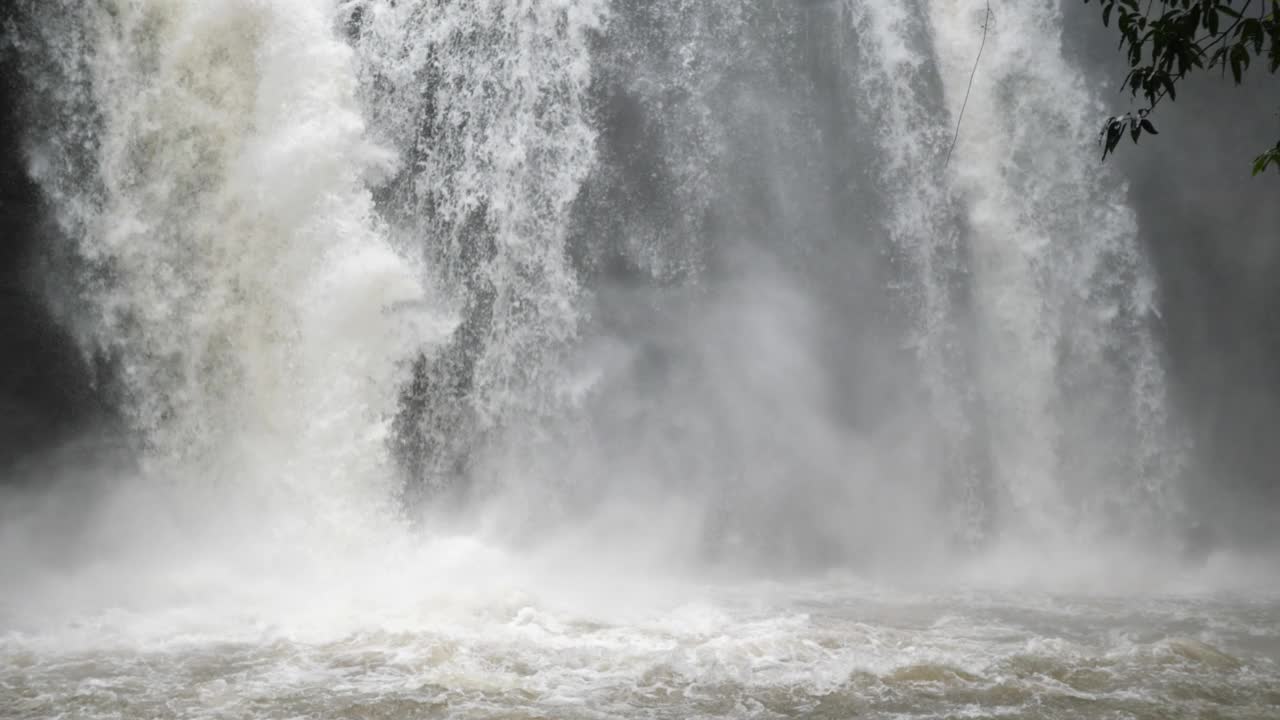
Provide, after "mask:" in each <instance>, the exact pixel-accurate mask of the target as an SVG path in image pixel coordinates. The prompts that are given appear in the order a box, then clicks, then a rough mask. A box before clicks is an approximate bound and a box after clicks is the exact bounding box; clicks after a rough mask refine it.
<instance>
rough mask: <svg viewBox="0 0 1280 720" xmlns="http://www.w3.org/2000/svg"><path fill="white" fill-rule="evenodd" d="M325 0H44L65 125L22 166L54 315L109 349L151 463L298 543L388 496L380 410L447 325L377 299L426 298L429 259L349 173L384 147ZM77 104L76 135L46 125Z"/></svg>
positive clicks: (338, 526)
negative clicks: (39, 194) (54, 293)
mask: <svg viewBox="0 0 1280 720" xmlns="http://www.w3.org/2000/svg"><path fill="white" fill-rule="evenodd" d="M332 10H333V8H330V7H326V6H325V5H324V4H323V3H321V4H316V3H311V2H276V3H259V2H239V1H238V0H231V1H229V2H218V3H175V2H162V1H156V2H123V3H102V4H93V5H90V6H79V5H78V4H76V3H66V4H55V5H53V6H51V7H49V8H48V9H46V10H45V11H44V12H46V13H47V14H48V17H49V18H50V20H51V21H52V20H53V19H58V18H60V19H61V22H62V23H65V25H53V24H50V25H45V26H44V27H45V28H52V29H62V28H66V27H68V26H70V27H74V28H76V29H77V32H78V37H79V39H80V43H77V44H70V45H62V44H59V43H58V40H59V38H57V37H53V38H49V40H50V42H49V46H50V47H51V48H54V49H55V50H56V51H57V52H58V54H57V55H56V56H55V57H53V58H51V60H53V61H54V62H53V64H51V65H46V66H44V67H42V68H40V69H38V70H37V71H36V72H50V71H52V70H54V69H56V68H59V67H61V68H64V69H65V68H74V67H75V66H76V65H77V64H78V63H83V64H84V65H83V66H84V67H85V71H84V73H83V74H82V75H81V76H80V77H70V78H68V77H65V76H64V77H61V78H54V81H62V82H65V83H68V84H67V85H64V86H63V89H62V90H61V93H63V96H64V97H63V102H64V103H65V104H64V106H63V107H62V108H61V110H62V111H63V112H64V113H66V114H65V115H64V116H63V117H61V118H59V120H60V121H61V123H65V124H60V123H54V124H53V125H52V128H53V130H54V134H52V135H51V136H49V137H47V138H45V140H46V142H45V143H43V144H36V145H35V149H34V151H33V172H34V174H35V175H36V177H37V179H38V180H40V181H41V182H42V183H43V184H44V185H45V187H46V188H48V189H49V190H50V192H51V194H52V196H53V197H54V198H55V200H56V202H57V208H58V210H59V212H60V213H61V214H62V221H63V226H64V227H65V228H67V229H68V230H69V234H70V235H71V237H70V238H69V239H70V241H71V242H73V243H74V244H75V246H74V252H75V255H76V257H77V258H78V262H79V263H80V264H81V277H82V278H83V288H84V289H83V293H82V295H81V297H79V298H77V300H78V301H79V302H78V303H71V304H70V306H71V307H74V308H76V310H74V311H72V313H73V314H72V315H71V316H70V317H68V318H67V319H68V320H69V322H71V323H72V324H73V326H74V327H75V328H76V329H77V330H78V331H79V332H80V335H81V337H82V338H83V341H84V345H85V351H86V353H88V354H91V355H95V354H96V355H100V356H102V357H105V358H107V359H108V360H109V362H110V364H111V365H110V366H111V368H112V376H111V377H110V378H109V382H111V383H112V384H113V385H114V386H115V387H116V388H117V393H118V396H119V397H120V399H121V400H120V402H121V407H122V410H123V412H124V413H125V415H126V417H127V418H128V420H129V424H130V426H131V427H132V429H133V431H134V433H135V434H136V437H137V439H138V440H139V441H140V442H141V443H142V444H143V447H144V449H143V451H142V454H141V460H142V463H143V471H144V473H145V474H146V475H147V476H149V477H151V478H153V479H154V480H155V481H156V482H158V483H161V486H160V489H162V490H163V489H164V488H165V486H167V487H168V490H167V491H171V492H174V494H176V495H182V494H188V495H190V498H189V500H190V505H191V509H192V511H193V512H197V513H199V514H202V513H203V512H205V510H206V509H207V507H209V504H216V505H217V506H220V507H222V508H223V511H224V513H225V514H227V515H232V516H234V515H235V514H237V513H244V514H247V515H250V516H252V517H254V518H257V520H256V521H246V524H247V525H250V526H254V525H257V526H260V527H262V528H263V529H264V531H265V532H266V533H268V534H269V535H278V536H280V537H281V538H282V539H283V541H287V542H292V543H297V542H299V541H300V538H302V537H308V538H309V537H310V535H311V533H315V532H319V533H320V534H324V535H329V536H331V537H334V536H346V537H360V536H361V534H362V533H364V532H367V531H369V530H370V529H372V528H375V527H378V526H379V525H380V524H382V523H384V522H385V518H387V517H390V516H394V515H396V514H398V509H397V508H396V506H395V492H394V491H395V488H396V484H395V483H394V473H393V471H392V468H391V466H390V464H389V463H388V461H387V459H386V447H385V446H386V437H387V433H388V428H389V426H390V418H391V415H392V413H393V412H394V408H395V403H396V398H397V394H398V392H399V389H400V387H401V385H402V384H403V382H404V380H405V378H406V377H407V373H408V368H409V362H410V361H411V360H412V358H413V356H414V354H415V353H418V352H422V351H424V350H426V349H428V348H429V346H430V345H432V344H433V343H436V342H438V341H439V340H440V339H442V338H443V337H444V336H445V335H446V333H447V332H448V330H449V325H448V320H447V315H446V314H444V313H440V314H439V315H432V314H431V313H432V312H433V311H432V310H429V309H428V310H423V311H421V312H418V313H416V314H414V315H409V314H406V313H395V312H391V309H392V308H393V307H394V306H396V305H397V304H403V303H413V304H414V305H415V307H422V306H423V301H424V300H429V299H430V295H429V291H428V286H427V285H426V282H427V278H426V276H425V274H424V273H422V272H421V271H420V270H419V269H418V264H417V263H416V262H414V261H411V260H408V259H406V258H404V257H401V256H400V255H398V254H397V253H395V252H394V251H393V250H392V248H391V246H390V245H389V243H388V241H387V239H386V230H385V228H384V226H383V224H382V223H381V222H380V221H379V220H378V219H377V218H376V217H375V215H374V213H373V207H372V200H371V196H370V192H369V190H368V189H367V187H366V179H367V178H368V177H369V176H371V175H377V174H379V173H386V172H388V171H389V169H390V167H391V166H392V165H393V164H394V162H395V158H394V156H393V155H392V154H391V153H389V152H388V151H386V150H384V149H381V148H379V147H377V146H375V145H373V144H372V143H371V142H370V141H369V140H368V139H367V138H366V137H365V133H364V122H363V120H362V118H361V112H360V108H359V106H358V105H357V102H356V87H355V84H354V80H355V65H354V63H353V56H352V53H351V51H350V49H349V48H348V47H347V46H346V45H345V44H343V43H342V42H341V40H340V39H339V38H337V37H335V36H334V33H333V24H332V23H333V18H332ZM86 107H87V108H91V109H92V111H93V113H94V114H93V116H92V117H91V118H90V119H86V118H84V117H83V116H77V115H75V114H74V112H75V110H76V109H77V108H86ZM79 122H89V123H91V124H93V125H94V134H93V135H92V137H91V138H90V139H89V141H88V142H85V143H84V144H83V145H79V146H72V145H70V144H68V143H66V142H65V141H66V140H67V137H66V136H59V135H58V134H57V131H58V130H59V129H63V128H66V127H69V126H70V124H71V123H79ZM73 161H74V162H73ZM81 167H88V168H92V170H93V174H92V175H91V176H88V177H86V176H84V175H83V174H81V173H80V171H79V168H81ZM264 517H266V518H270V520H269V521H264V520H263V518H264ZM294 531H297V532H301V533H302V535H298V536H294V535H293V533H294Z"/></svg>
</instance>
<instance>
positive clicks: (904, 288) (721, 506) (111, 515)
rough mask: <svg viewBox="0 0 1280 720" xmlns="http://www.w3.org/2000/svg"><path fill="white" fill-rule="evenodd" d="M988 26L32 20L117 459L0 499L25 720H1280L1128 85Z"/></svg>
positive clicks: (74, 296)
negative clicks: (1169, 344) (1161, 259)
mask: <svg viewBox="0 0 1280 720" xmlns="http://www.w3.org/2000/svg"><path fill="white" fill-rule="evenodd" d="M990 10H991V12H990V15H988V13H987V10H986V5H985V3H977V2H964V1H960V0H905V1H902V0H899V1H895V2H889V1H887V0H829V1H819V2H810V1H809V0H761V1H759V2H740V1H738V0H704V1H703V2H699V3H689V2H680V1H678V0H649V1H647V2H646V1H638V0H341V1H339V0H206V1H196V0H96V1H94V2H84V1H83V0H41V1H39V2H37V1H35V0H28V1H27V2H20V3H18V10H17V11H16V15H15V17H14V19H13V22H12V23H11V24H10V26H9V31H8V35H9V40H10V42H12V43H13V44H14V46H15V47H16V48H17V49H18V50H19V52H20V53H21V58H22V63H23V71H24V77H25V80H26V84H27V90H28V93H27V94H28V99H27V105H26V106H25V107H26V112H27V113H28V116H29V117H28V121H29V127H28V132H27V137H26V144H25V151H26V157H27V165H28V169H29V172H30V174H31V176H32V177H33V178H34V179H35V180H36V181H37V182H38V183H39V185H40V187H41V189H42V191H43V193H44V197H45V200H46V204H47V207H48V209H49V214H50V219H51V224H52V226H53V227H54V228H56V233H52V234H53V235H56V238H54V239H51V240H50V241H49V245H50V246H49V248H48V249H47V253H46V254H47V256H48V257H49V258H50V261H49V268H50V269H49V271H48V272H50V273H52V274H53V276H54V277H56V282H48V283H46V284H47V285H48V286H49V287H50V288H52V290H51V291H50V293H49V297H48V304H49V307H50V308H51V311H52V312H53V313H54V314H55V315H56V316H57V317H58V318H59V320H60V321H61V322H62V323H63V324H64V325H65V327H66V328H67V330H68V331H69V332H70V333H71V334H72V335H73V336H74V337H75V338H76V340H77V342H78V343H79V345H80V348H81V350H82V351H83V354H84V357H85V358H86V360H87V361H88V362H87V364H88V365H90V366H91V367H93V368H94V369H95V373H96V375H97V382H98V387H99V390H100V392H102V393H103V394H104V396H106V397H109V398H110V399H111V401H112V403H113V405H114V407H115V408H116V410H117V412H118V414H119V416H120V418H121V423H120V425H121V429H120V431H119V433H118V434H117V435H113V436H112V439H111V444H113V445H114V446H115V448H116V451H115V452H113V453H111V454H110V455H109V457H104V458H100V459H97V460H93V461H86V462H81V463H77V464H73V465H74V466H67V467H61V466H60V467H57V468H55V469H51V470H50V475H51V477H50V480H49V482H48V484H47V487H42V488H37V489H35V490H26V491H22V492H19V491H17V490H15V491H12V492H10V491H6V493H8V494H6V495H3V496H0V500H3V501H4V505H3V506H0V574H2V575H3V577H5V578H6V582H5V583H4V587H3V588H0V715H2V716H4V717H14V718H45V717H68V718H71V717H74V718H142V717H147V718H152V717H154V718H161V717H201V718H204V717H207V718H247V717H253V718H298V717H315V718H417V717H475V718H482V717H484V718H487V717H521V718H523V717H528V718H604V717H655V718H657V717H662V718H693V717H733V718H740V717H761V718H766V717H767V718H774V717H831V718H837V717H839V718H843V717H900V718H906V717H919V718H935V717H995V716H1009V717H1025V718H1084V717H1088V718H1175V717H1187V718H1191V717H1232V718H1269V717H1275V716H1276V715H1277V714H1280V667H1278V666H1277V663H1280V629H1278V628H1280V602H1278V601H1277V598H1278V597H1280V595H1277V587H1276V585H1275V583H1274V582H1273V581H1272V580H1270V578H1274V577H1275V575H1274V573H1273V572H1269V571H1268V570H1267V569H1266V566H1265V564H1264V565H1258V564H1256V563H1255V562H1254V561H1251V560H1250V559H1248V558H1244V557H1238V556H1235V555H1232V554H1230V553H1227V552H1213V548H1211V547H1209V546H1207V545H1204V544H1203V543H1200V544H1199V545H1198V544H1197V543H1198V542H1199V541H1198V540H1196V538H1195V537H1193V538H1192V541H1190V542H1188V540H1187V537H1188V534H1187V528H1188V527H1191V526H1192V523H1194V522H1195V521H1196V514H1195V509H1194V508H1192V507H1188V504H1187V503H1186V502H1185V500H1184V493H1183V489H1184V487H1185V483H1186V482H1187V473H1188V470H1187V463H1186V462H1185V459H1186V455H1187V452H1188V448H1187V443H1186V442H1185V440H1184V437H1183V433H1182V429H1181V428H1180V426H1179V423H1178V421H1177V413H1176V411H1175V408H1174V406H1173V404H1172V403H1171V400H1170V398H1169V397H1168V395H1169V393H1168V391H1167V388H1166V381H1165V377H1164V370H1163V366H1162V362H1163V361H1162V357H1161V349H1160V346H1159V343H1158V341H1157V334H1156V329H1157V324H1158V313H1157V309H1156V308H1157V307H1158V288H1157V287H1156V285H1155V282H1154V279H1153V275H1152V273H1151V271H1150V270H1149V268H1148V267H1147V261H1146V258H1145V256H1144V254H1143V251H1142V248H1141V246H1140V245H1139V243H1138V242H1137V221H1136V218H1135V214H1134V212H1133V211H1132V210H1131V209H1130V208H1129V207H1128V206H1127V204H1126V201H1125V185H1124V181H1123V180H1122V179H1121V178H1120V177H1119V176H1117V175H1113V174H1112V173H1111V172H1110V171H1109V170H1107V169H1106V168H1105V167H1099V166H1098V165H1097V164H1096V157H1095V153H1094V151H1093V148H1092V146H1091V143H1092V141H1093V137H1094V132H1095V130H1096V125H1097V118H1098V117H1099V116H1100V115H1101V114H1102V109H1101V107H1100V105H1099V102H1098V100H1097V97H1096V92H1095V89H1094V88H1091V87H1089V86H1088V84H1087V83H1086V81H1085V78H1084V76H1083V75H1082V73H1081V72H1080V71H1079V70H1078V69H1077V68H1076V67H1075V65H1074V64H1073V63H1072V61H1071V59H1070V58H1069V57H1067V56H1066V55H1065V54H1064V52H1063V47H1062V38H1061V34H1062V30H1061V17H1060V13H1059V12H1058V10H1057V8H1056V5H1055V4H1052V3H1027V2H1014V1H1013V0H1007V1H1006V0H996V1H995V2H992V3H991V5H990ZM980 45H982V48H983V52H982V56H981V60H980V64H979V69H978V71H977V74H976V76H975V81H974V84H973V87H972V93H971V95H970V97H969V98H968V102H967V105H966V108H965V115H964V119H963V122H961V123H960V126H959V132H958V135H956V134H954V133H955V131H956V126H957V120H958V119H959V113H960V108H961V105H962V103H964V102H965V95H966V89H967V87H968V83H969V78H970V72H971V70H972V68H973V64H974V60H975V57H977V53H978V50H979V46H980ZM953 142H954V143H955V146H954V152H951V148H952V143H953ZM949 154H951V160H950V162H946V158H947V157H948V155H949ZM1202 545H1203V546H1202Z"/></svg>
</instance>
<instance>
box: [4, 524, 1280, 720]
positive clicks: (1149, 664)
mask: <svg viewBox="0 0 1280 720" xmlns="http://www.w3.org/2000/svg"><path fill="white" fill-rule="evenodd" d="M431 549H432V553H431V555H430V557H429V558H428V557H425V556H424V557H423V558H421V559H420V560H421V562H419V563H417V564H414V563H408V564H405V565H401V566H399V568H400V570H399V571H397V572H390V570H391V568H381V569H370V568H367V567H366V568H365V570H364V571H363V574H360V573H353V574H350V575H346V576H343V577H333V578H329V579H328V582H327V583H326V584H324V585H321V586H315V587H310V588H306V587H299V586H296V585H294V586H291V587H289V588H283V587H281V588H271V589H266V588H260V589H261V590H263V591H264V592H269V596H270V599H271V601H272V603H274V605H272V606H271V611H268V609H267V608H264V607H263V606H261V605H256V604H255V601H256V600H261V599H262V598H254V597H252V589H246V588H243V587H234V586H230V587H229V586H225V585H222V586H218V585H217V584H216V583H215V584H214V585H212V586H209V587H202V586H201V585H200V583H199V582H196V580H197V579H198V578H197V577H196V576H197V575H198V574H199V573H198V572H197V571H196V570H194V569H189V574H188V576H187V577H185V578H176V577H175V578H174V582H173V583H172V585H171V587H170V588H169V589H170V590H172V586H176V585H179V584H181V583H182V581H184V580H185V581H187V582H188V583H189V586H188V587H189V590H190V591H191V592H190V595H189V596H188V597H186V598H185V602H183V603H180V604H175V605H173V606H171V607H169V608H168V609H167V610H165V611H163V612H158V611H156V610H154V609H148V608H145V603H146V600H145V598H143V599H139V603H140V604H141V605H140V606H135V607H132V608H131V607H127V606H122V607H119V608H115V609H112V610H109V611H100V612H96V613H92V614H88V615H84V616H80V617H75V618H74V619H72V618H63V622H61V623H49V622H47V618H46V619H41V620H39V621H38V622H37V621H36V620H35V618H28V619H30V620H32V621H33V623H34V625H38V626H39V627H40V629H35V627H34V626H33V627H32V629H31V630H30V631H28V632H24V631H20V630H11V631H9V632H6V633H5V634H3V635H0V715H3V716H4V717H6V718H14V719H15V720H26V719H30V720H35V719H36V718H45V717H52V716H55V715H59V714H61V715H64V716H66V715H71V716H74V717H77V718H82V719H84V720H90V719H93V720H97V719H99V718H102V719H104V720H105V719H106V718H119V717H148V718H279V717H315V718H331V719H337V718H344V719H345V718H351V719H353V720H354V719H356V718H360V719H369V718H410V717H413V718H432V717H449V718H492V717H507V718H562V719H565V720H568V719H571V718H573V719H576V718H597V719H598V718H635V717H649V718H673V719H674V718H792V717H796V718H799V717H822V718H847V717H894V718H937V717H973V718H978V717H1018V718H1027V719H1041V718H1044V719H1048V718H1064V719H1065V718H1072V719H1073V720H1078V719H1085V718H1098V719H1102V718H1135V717H1136V718H1163V719H1166V720H1168V719H1173V718H1200V717H1207V716H1212V717H1231V718H1237V719H1241V720H1243V719H1245V718H1257V719H1258V720H1263V719H1264V718H1273V717H1275V716H1276V713H1277V712H1280V692H1278V691H1277V688H1278V687H1280V595H1277V594H1276V593H1275V589H1274V588H1273V589H1272V590H1271V591H1268V592H1257V591H1254V592H1253V593H1251V595H1250V599H1249V600H1241V599H1233V598H1232V597H1231V596H1227V595H1205V594H1198V593H1197V592H1195V588H1194V587H1193V586H1184V587H1183V588H1182V590H1183V591H1186V592H1185V593H1184V594H1183V595H1181V596H1175V595H1165V596H1155V597H1153V596H1149V595H1148V596H1142V597H1140V596H1130V595H1124V594H1107V595H1081V594H1079V593H1076V594H1058V593H1054V592H1050V591H1030V592H1029V591H1012V590H1009V591H1004V592H1000V593H992V592H987V591H979V590H972V589H970V590H954V589H953V590H950V591H948V592H945V593H938V592H933V591H931V590H928V589H920V588H917V589H914V590H911V589H908V590H901V589H899V590H889V589H888V588H887V586H885V587H879V586H874V585H869V584H866V583H862V582H853V581H849V580H841V579H838V578H829V579H827V580H825V581H811V582H801V581H796V582H790V583H785V584H777V583H734V582H721V581H716V580H711V579H708V578H702V579H700V580H697V581H695V580H686V581H672V580H671V579H670V578H662V577H660V576H658V575H645V574H643V573H641V574H636V573H624V572H621V571H614V572H610V571H608V570H604V571H600V572H592V571H588V570H587V569H585V568H583V569H581V570H580V571H578V572H577V573H574V572H571V571H569V570H566V569H565V568H564V567H560V568H554V567H549V566H546V565H542V564H538V563H530V562H528V561H526V560H524V559H521V560H520V561H519V562H516V561H515V559H514V558H511V557H508V556H504V555H502V554H499V553H495V552H493V551H491V550H487V549H485V548H484V547H482V546H479V545H477V544H476V543H474V542H471V541H457V540H455V541H450V542H441V543H438V544H436V545H434V546H433V547H432V548H431ZM397 559H398V560H400V559H403V558H397ZM1002 567H1005V568H1006V569H1007V563H1006V564H1004V565H1002ZM383 570H386V571H388V572H382V571H383ZM108 579H109V578H104V581H106V580H108ZM205 579H206V580H209V579H211V578H205ZM280 603H286V604H287V608H286V607H283V606H281V605H280ZM9 612H17V611H16V610H15V609H14V608H9V609H8V610H6V609H5V607H4V605H3V604H0V616H2V615H4V614H7V613H9ZM4 624H5V625H6V626H13V625H16V626H18V627H21V626H22V622H21V621H20V620H18V619H17V618H15V617H10V618H5V623H4Z"/></svg>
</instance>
